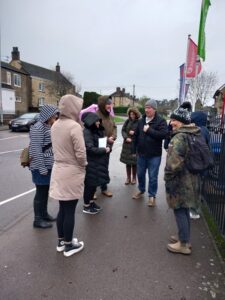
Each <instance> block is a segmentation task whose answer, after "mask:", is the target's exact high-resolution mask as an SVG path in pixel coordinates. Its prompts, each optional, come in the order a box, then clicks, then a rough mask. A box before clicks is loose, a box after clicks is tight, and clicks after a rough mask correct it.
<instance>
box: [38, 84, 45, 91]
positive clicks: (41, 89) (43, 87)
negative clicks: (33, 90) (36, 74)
mask: <svg viewBox="0 0 225 300" xmlns="http://www.w3.org/2000/svg"><path fill="white" fill-rule="evenodd" d="M38 90H39V92H43V93H44V91H45V84H44V83H43V82H39V88H38Z"/></svg>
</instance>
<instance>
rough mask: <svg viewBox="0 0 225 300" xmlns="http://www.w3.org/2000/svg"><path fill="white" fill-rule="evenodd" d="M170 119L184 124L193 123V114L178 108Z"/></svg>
mask: <svg viewBox="0 0 225 300" xmlns="http://www.w3.org/2000/svg"><path fill="white" fill-rule="evenodd" d="M170 119H174V120H177V121H180V122H181V123H183V124H190V123H191V113H190V112H189V111H188V110H187V109H184V108H182V107H178V108H177V109H176V110H175V111H174V112H172V114H171V115H170Z"/></svg>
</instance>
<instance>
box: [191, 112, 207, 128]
mask: <svg viewBox="0 0 225 300" xmlns="http://www.w3.org/2000/svg"><path fill="white" fill-rule="evenodd" d="M191 122H192V123H195V125H196V126H199V127H202V126H206V124H207V114H206V113H205V112H203V111H195V112H193V113H192V114H191Z"/></svg>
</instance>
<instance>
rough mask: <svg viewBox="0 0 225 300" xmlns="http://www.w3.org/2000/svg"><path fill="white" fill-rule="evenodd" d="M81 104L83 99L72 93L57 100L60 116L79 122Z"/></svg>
mask: <svg viewBox="0 0 225 300" xmlns="http://www.w3.org/2000/svg"><path fill="white" fill-rule="evenodd" d="M82 106H83V99H82V98H79V97H77V96H74V95H65V96H63V97H62V98H61V99H60V101H59V111H60V118H61V117H66V118H68V119H72V120H74V121H76V122H79V114H80V111H81V109H82Z"/></svg>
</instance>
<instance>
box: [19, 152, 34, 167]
mask: <svg viewBox="0 0 225 300" xmlns="http://www.w3.org/2000/svg"><path fill="white" fill-rule="evenodd" d="M31 160H32V157H30V156H29V147H26V148H24V149H23V150H22V151H21V153H20V164H21V166H22V167H24V168H25V167H29V165H30V162H31Z"/></svg>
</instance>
